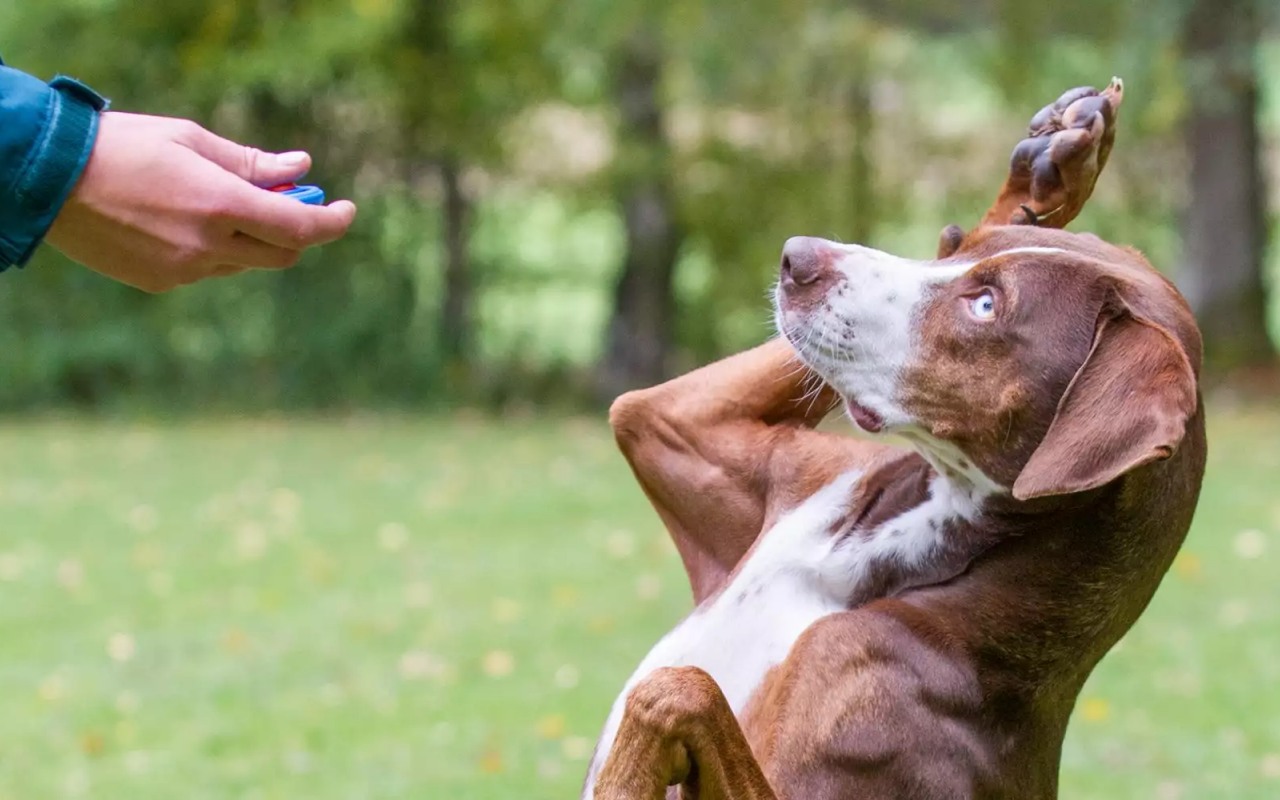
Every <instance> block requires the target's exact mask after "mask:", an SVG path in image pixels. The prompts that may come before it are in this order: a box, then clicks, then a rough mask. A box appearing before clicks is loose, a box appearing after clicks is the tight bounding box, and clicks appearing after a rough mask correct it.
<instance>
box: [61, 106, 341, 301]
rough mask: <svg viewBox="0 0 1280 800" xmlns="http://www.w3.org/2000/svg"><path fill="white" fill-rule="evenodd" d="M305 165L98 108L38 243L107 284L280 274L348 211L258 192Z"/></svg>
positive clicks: (335, 230)
mask: <svg viewBox="0 0 1280 800" xmlns="http://www.w3.org/2000/svg"><path fill="white" fill-rule="evenodd" d="M310 166H311V158H310V156H308V155H307V154H306V153H284V154H280V155H277V154H273V153H264V152H262V151H259V150H255V149H254V148H251V147H245V146H243V145H239V144H236V143H234V142H230V141H227V140H226V139H223V138H221V137H218V136H215V135H214V134H212V133H210V132H209V131H207V130H205V129H204V128H202V127H200V126H199V125H197V124H196V123H194V122H190V121H187V120H180V119H172V118H168V117H151V116H144V115H140V114H123V113H118V112H109V113H105V114H103V115H102V118H101V120H100V121H99V129H98V138H97V142H96V143H95V145H94V148H93V153H92V154H91V155H90V157H89V163H88V165H87V166H86V167H85V171H84V174H83V175H82V176H81V177H80V181H79V183H78V184H77V185H76V188H75V189H74V190H73V191H72V193H71V197H70V198H69V199H68V200H67V203H66V205H65V206H63V208H62V211H61V212H60V213H59V214H58V217H57V219H55V220H54V222H53V226H52V227H51V228H50V229H49V233H48V235H47V236H46V237H45V240H46V241H48V242H49V243H50V244H52V245H53V246H54V247H56V248H58V249H59V250H61V251H62V252H63V253H65V254H66V255H67V256H69V257H70V258H72V259H74V260H75V261H78V262H80V263H81V264H84V265H85V266H87V267H89V268H90V269H92V270H95V271H96V272H100V273H102V274H103V275H106V276H107V277H109V278H113V279H115V280H118V281H120V282H122V283H127V284H129V285H130V286H134V287H136V288H139V289H142V290H143V291H147V292H162V291H166V290H169V289H172V288H174V287H176V286H182V285H184V284H188V283H194V282H196V281H198V280H201V279H203V278H208V277H212V276H218V275H233V274H236V273H239V272H243V271H244V270H246V269H251V268H255V267H264V268H276V269H278V268H284V267H291V266H293V265H294V264H295V263H297V261H298V258H299V256H301V254H302V251H303V250H305V249H306V248H308V247H312V246H314V245H319V244H325V243H327V242H331V241H333V240H335V239H338V238H340V237H341V236H342V235H343V234H344V233H345V232H346V230H347V228H348V227H349V226H350V225H351V222H352V220H353V219H355V214H356V207H355V205H354V204H352V203H351V202H349V201H346V200H339V201H337V202H335V203H331V204H329V205H327V206H311V205H306V204H304V203H300V202H298V201H296V200H293V199H291V198H287V197H283V196H281V195H279V194H277V193H275V192H271V191H268V190H267V189H265V188H261V187H267V186H275V185H277V184H280V183H287V182H290V181H294V180H296V179H298V178H300V177H302V175H304V174H305V173H306V172H307V170H308V168H310Z"/></svg>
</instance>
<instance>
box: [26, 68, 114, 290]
mask: <svg viewBox="0 0 1280 800" xmlns="http://www.w3.org/2000/svg"><path fill="white" fill-rule="evenodd" d="M47 96H48V105H47V106H46V109H45V124H44V126H43V128H42V129H41V131H40V133H39V135H38V137H37V140H36V142H35V143H34V145H33V146H32V149H31V151H30V155H29V157H28V158H27V161H26V164H25V165H24V166H23V169H22V171H21V172H20V173H19V174H18V176H17V179H16V181H15V182H14V185H13V193H14V198H15V199H16V201H17V202H16V211H17V213H18V215H19V216H20V217H21V218H23V219H25V220H26V223H27V224H25V225H23V226H22V227H23V231H24V234H25V235H24V236H23V237H22V239H21V240H19V241H14V240H12V239H10V240H8V241H5V240H4V239H0V271H3V270H4V269H5V268H6V267H9V266H12V265H16V266H19V267H21V266H23V265H25V264H26V263H27V261H28V260H30V258H31V256H32V255H33V254H34V253H35V251H36V248H37V247H38V246H39V245H40V242H41V240H42V239H44V236H45V234H46V233H48V232H49V227H50V226H52V225H53V220H54V218H55V217H57V216H58V212H60V211H61V210H62V206H63V205H64V204H65V203H66V202H67V198H68V197H70V195H71V190H72V189H74V188H75V185H76V183H77V182H78V181H79V180H80V176H81V175H82V174H83V173H84V168H85V165H86V164H88V163H89V155H90V153H92V152H93V145H94V142H95V141H96V140H97V136H98V114H99V112H101V111H102V110H104V109H105V108H106V107H107V101H106V100H105V99H104V98H103V97H102V96H101V95H99V94H98V93H97V92H95V91H93V90H92V89H90V88H89V87H88V86H85V85H84V84H83V83H80V82H79V81H77V80H75V79H73V78H68V77H66V76H64V75H59V76H58V77H56V78H54V79H53V80H52V81H50V82H49V91H48V93H47Z"/></svg>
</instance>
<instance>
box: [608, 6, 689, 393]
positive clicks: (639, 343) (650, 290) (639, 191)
mask: <svg viewBox="0 0 1280 800" xmlns="http://www.w3.org/2000/svg"><path fill="white" fill-rule="evenodd" d="M663 59H664V53H663V47H662V44H661V42H660V41H659V39H658V37H657V36H656V35H655V33H654V31H652V30H644V29H641V30H639V31H636V32H635V33H633V34H632V35H631V36H629V37H628V38H627V39H626V41H625V43H624V44H623V45H622V47H621V50H620V52H619V54H618V57H617V60H616V62H615V64H614V65H613V81H614V92H615V96H616V98H617V100H616V102H617V107H618V146H619V153H618V159H619V170H620V174H619V177H618V178H617V203H618V206H619V208H620V209H621V210H622V217H623V221H624V224H625V226H626V255H625V257H624V259H623V264H622V272H621V274H620V275H619V277H618V280H617V283H616V284H615V288H614V301H613V313H612V317H611V319H610V321H609V327H608V331H607V334H606V336H607V341H606V344H605V352H604V357H603V361H602V363H601V365H600V378H599V389H600V392H601V394H602V395H603V397H605V398H606V399H607V398H611V397H614V396H617V395H618V394H620V393H622V392H624V391H626V390H628V389H634V388H636V387H638V386H643V385H648V384H653V383H656V382H658V381H660V380H662V379H663V378H664V377H665V376H666V374H665V373H666V369H667V360H668V357H669V354H670V348H671V341H672V327H673V322H674V319H673V313H674V304H675V301H674V297H673V296H672V281H673V279H674V276H675V267H676V257H677V255H678V254H679V251H680V243H681V239H682V232H681V229H680V224H679V222H678V221H677V219H676V206H675V202H674V199H673V197H672V192H673V189H672V174H671V173H672V155H671V147H670V144H669V143H668V142H667V138H666V137H667V135H666V131H665V130H664V127H663V109H662V75H663Z"/></svg>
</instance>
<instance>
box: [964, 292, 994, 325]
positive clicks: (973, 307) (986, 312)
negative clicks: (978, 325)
mask: <svg viewBox="0 0 1280 800" xmlns="http://www.w3.org/2000/svg"><path fill="white" fill-rule="evenodd" d="M969 311H970V312H971V313H972V314H973V315H974V316H975V317H977V318H978V319H994V318H995V315H996V296H995V295H994V294H992V293H991V292H990V291H985V292H983V293H982V294H980V295H978V296H977V297H975V298H973V299H972V300H970V301H969Z"/></svg>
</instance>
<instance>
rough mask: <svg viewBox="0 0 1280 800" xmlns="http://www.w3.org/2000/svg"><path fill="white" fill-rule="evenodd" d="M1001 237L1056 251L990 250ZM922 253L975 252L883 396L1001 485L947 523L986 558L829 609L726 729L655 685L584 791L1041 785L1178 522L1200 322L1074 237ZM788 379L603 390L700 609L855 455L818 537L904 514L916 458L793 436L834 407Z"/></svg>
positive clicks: (781, 359)
mask: <svg viewBox="0 0 1280 800" xmlns="http://www.w3.org/2000/svg"><path fill="white" fill-rule="evenodd" d="M1039 118H1040V117H1039V115H1038V116H1037V119H1039ZM1068 127H1069V126H1068ZM1068 132H1069V131H1068ZM1108 134H1110V131H1109V130H1108ZM1072 141H1078V137H1075V138H1073V139H1072ZM1105 141H1106V147H1107V148H1108V149H1109V147H1110V136H1107V137H1105ZM1068 155H1069V158H1068V159H1067V160H1066V161H1064V162H1062V164H1060V165H1059V166H1061V167H1062V169H1061V170H1060V172H1059V173H1058V174H1057V178H1058V179H1059V180H1060V181H1061V184H1060V185H1057V188H1054V189H1053V190H1054V191H1056V192H1058V194H1057V195H1054V197H1056V198H1057V199H1059V200H1063V198H1064V197H1065V200H1063V203H1062V206H1063V207H1064V208H1065V209H1066V211H1065V212H1063V213H1061V214H1059V215H1057V216H1055V217H1054V218H1052V219H1049V220H1045V221H1044V222H1045V223H1046V224H1049V225H1054V226H1057V225H1064V224H1066V222H1067V221H1069V219H1070V218H1071V216H1073V215H1074V213H1075V212H1076V211H1078V210H1079V208H1080V207H1081V206H1082V205H1083V202H1084V200H1085V199H1087V197H1088V193H1089V191H1091V189H1092V187H1093V180H1094V179H1095V178H1096V175H1097V169H1100V168H1101V161H1105V153H1104V154H1103V156H1104V157H1103V158H1102V159H1101V160H1100V161H1098V162H1096V165H1095V166H1096V169H1093V170H1092V171H1090V169H1089V168H1088V164H1083V162H1082V160H1081V158H1080V153H1079V152H1078V151H1069V153H1068ZM1095 155H1096V154H1095ZM1084 161H1087V159H1084ZM1082 164H1083V166H1082ZM1016 166H1017V165H1016V164H1015V167H1016ZM1025 177H1026V176H1025V175H1024V174H1021V173H1019V172H1018V170H1017V169H1016V168H1015V169H1014V170H1013V173H1012V174H1011V176H1010V178H1009V181H1007V182H1006V186H1005V188H1004V190H1002V192H1001V194H1000V196H999V198H998V200H997V203H996V205H995V206H993V208H992V211H990V212H988V215H987V219H995V218H999V217H1001V216H1002V215H1004V214H1005V212H1007V211H1008V208H1009V206H1010V204H1011V203H1012V204H1013V205H1014V206H1017V205H1018V203H1015V202H1013V201H1015V200H1019V201H1022V200H1027V199H1030V200H1035V199H1036V197H1037V194H1036V191H1035V187H1034V186H1029V185H1027V184H1026V182H1025V181H1023V178H1025ZM1050 188H1053V187H1050ZM1063 192H1065V195H1064V194H1063ZM1038 196H1039V197H1041V199H1043V197H1045V196H1048V195H1046V193H1045V192H1040V194H1039V195H1038ZM1020 246H1021V247H1026V246H1043V247H1056V248H1061V249H1064V250H1067V251H1069V252H1068V253H1067V254H1050V255H1040V254H1030V255H1029V254H1022V255H1014V256H1008V257H1000V258H988V257H989V256H992V255H994V254H996V253H999V252H1001V251H1004V250H1007V249H1010V248H1012V247H1020ZM939 251H940V256H941V257H944V258H945V257H955V258H958V259H965V260H973V261H982V263H980V264H979V265H978V267H976V268H975V269H974V270H972V271H971V274H970V275H969V276H967V277H966V278H964V279H961V280H959V281H957V282H956V283H955V284H954V285H952V286H948V287H946V288H944V289H943V290H942V291H941V292H939V293H938V294H937V296H935V297H933V298H931V300H930V305H929V308H928V309H927V311H926V314H925V318H924V320H923V321H922V327H921V331H922V333H921V335H922V341H923V343H924V351H923V352H924V357H923V361H922V363H921V364H919V365H918V366H917V368H915V369H914V370H913V371H912V372H911V374H909V375H907V376H906V377H905V380H904V381H903V383H904V385H905V386H907V387H909V389H908V392H907V396H906V397H904V402H906V403H907V404H908V405H909V406H910V408H911V409H912V411H913V412H914V414H915V415H916V416H917V417H919V418H921V419H924V420H926V421H927V422H928V424H929V425H930V426H931V427H932V428H933V432H934V433H935V435H937V436H940V437H942V438H944V439H947V440H949V441H951V442H953V443H957V444H960V445H962V446H963V450H964V452H965V453H966V455H967V457H969V458H972V459H973V461H974V462H975V463H976V465H977V466H978V467H980V468H981V469H982V470H984V471H985V472H987V474H989V475H990V476H991V477H993V478H994V479H996V480H997V481H999V482H1001V483H1003V484H1004V485H1006V486H1012V487H1013V491H1012V493H1011V494H1008V495H1002V496H997V497H995V498H992V499H989V500H988V502H987V505H986V506H985V508H984V512H983V515H982V517H981V519H980V521H979V523H977V524H975V525H974V526H971V527H973V528H974V529H973V530H957V531H954V532H951V534H952V535H954V537H955V538H956V539H957V540H964V539H965V537H976V538H975V539H973V541H977V542H979V544H980V545H981V548H980V549H981V552H980V555H978V557H977V558H976V559H975V560H973V563H972V564H971V565H970V566H969V567H968V569H967V570H965V571H964V572H963V573H962V574H958V575H956V574H943V575H939V576H938V579H937V581H936V582H935V583H933V584H932V585H928V586H924V587H920V588H913V589H910V590H908V591H903V592H900V593H897V592H896V590H895V588H894V585H893V582H892V580H891V579H890V578H889V577H886V578H885V580H884V581H883V585H877V587H876V589H875V592H874V594H875V595H876V596H874V597H868V598H851V602H850V608H849V609H848V610H847V611H844V612H841V613H837V614H833V615H831V616H828V617H825V618H823V619H821V620H820V621H819V622H817V623H815V624H814V625H812V626H811V627H810V628H809V629H808V630H806V631H805V632H804V633H803V634H802V635H801V637H800V638H799V639H798V640H797V641H796V643H795V645H794V646H793V647H792V649H791V652H790V653H789V655H788V656H787V658H786V659H785V660H784V661H783V662H782V663H781V664H779V665H778V666H777V667H775V668H774V669H773V670H772V671H770V672H769V673H768V675H767V676H766V677H765V680H764V681H763V684H762V685H761V686H760V688H759V689H758V690H757V691H756V693H755V695H754V696H753V697H752V698H751V700H750V701H749V702H748V704H747V707H746V708H745V709H744V711H743V713H742V715H741V718H740V719H739V718H735V716H734V715H733V713H732V711H731V710H730V708H729V706H728V704H727V703H726V702H725V700H724V697H723V695H722V694H721V693H720V690H719V688H718V687H717V686H716V685H715V682H714V681H713V680H712V679H711V678H710V676H708V675H707V674H706V673H704V672H702V671H701V670H697V669H695V668H680V669H663V670H658V671H656V672H654V673H653V674H652V675H650V676H649V677H648V678H646V679H644V680H642V681H641V682H640V683H639V684H638V685H637V686H636V688H635V689H634V690H633V693H632V694H631V695H630V696H629V698H628V701H627V706H626V713H625V715H624V718H623V721H622V727H621V728H620V730H619V734H618V736H617V738H616V740H615V743H614V749H613V750H612V751H611V754H610V757H609V759H608V761H607V762H606V764H605V767H604V770H603V772H602V773H601V776H600V779H599V782H598V784H597V792H596V797H597V798H602V799H604V800H624V798H662V797H664V796H672V795H674V794H675V793H677V792H681V793H683V795H684V796H685V797H686V798H693V797H696V798H700V800H728V799H729V798H743V799H744V800H766V799H767V798H775V797H781V798H790V799H791V800H802V799H804V800H808V799H810V798H812V799H813V800H836V798H859V800H871V799H873V798H895V799H898V800H902V799H905V798H930V799H933V798H979V797H980V798H1019V799H1020V800H1025V799H1026V798H1052V797H1055V796H1056V793H1057V774H1058V761H1059V755H1060V750H1061V745H1062V739H1063V736H1064V734H1065V731H1066V725H1067V720H1068V717H1069V714H1070V711H1071V709H1072V706H1073V704H1074V702H1075V698H1076V695H1077V693H1078V692H1079V690H1080V688H1081V686H1082V685H1083V683H1084V681H1085V679H1086V678H1087V677H1088V675H1089V673H1090V671H1091V670H1092V669H1093V667H1094V665H1095V664H1096V663H1097V662H1098V660H1099V659H1100V658H1101V657H1102V655H1103V654H1104V653H1105V652H1106V651H1107V650H1108V649H1109V648H1110V647H1111V646H1112V645H1113V644H1114V643H1115V642H1116V641H1117V640H1118V639H1119V638H1120V636H1122V635H1123V634H1124V632H1125V631H1126V630H1128V628H1129V627H1130V626H1131V625H1132V624H1133V622H1134V620H1135V619H1136V618H1137V617H1138V615H1139V614H1140V613H1141V611H1142V610H1143V608H1144V607H1145V606H1146V604H1147V602H1148V601H1149V600H1150V598H1151V596H1152V594H1153V593H1154V591H1155V589H1156V587H1157V586H1158V584H1159V582H1160V579H1161V576H1162V575H1163V574H1164V572H1165V571H1166V570H1167V568H1168V566H1169V564H1170V563H1171V561H1172V559H1173V557H1174V554H1175V552H1176V551H1177V549H1178V547H1179V545H1180V544H1181V542H1182V539H1183V537H1184V536H1185V534H1186V531H1187V528H1188V527H1189V525H1190V522H1191V517H1192V514H1193V512H1194V509H1195V505H1196V500H1197V497H1198V493H1199V489H1200V482H1201V478H1202V476H1203V470H1204V461H1205V438H1204V414H1203V409H1202V406H1201V404H1200V401H1199V396H1198V393H1197V391H1196V376H1197V374H1198V368H1199V363H1200V348H1201V345H1200V339H1199V334H1198V332H1197V330H1196V326H1195V322H1194V319H1193V318H1192V317H1191V314H1190V312H1189V310H1188V309H1187V306H1186V303H1185V302H1184V301H1183V300H1182V299H1181V297H1180V296H1178V294H1177V292H1176V291H1175V290H1174V289H1173V288H1172V286H1171V285H1170V284H1169V283H1168V281H1166V280H1165V279H1164V278H1162V277H1161V276H1159V275H1158V273H1156V272H1155V271H1154V270H1153V269H1151V267H1150V266H1149V265H1147V263H1146V261H1145V260H1144V259H1143V258H1142V256H1141V255H1140V254H1138V253H1136V252H1134V251H1132V250H1126V249H1121V248H1116V247H1113V246H1111V245H1108V244H1106V243H1104V242H1102V241H1101V240H1099V239H1097V238H1096V237H1090V236H1080V235H1073V234H1067V233H1063V232H1061V231H1056V230H1048V229H1045V228H1041V227H1034V226H1029V225H1024V226H1014V227H1007V226H1004V227H996V226H992V225H985V224H984V225H983V226H980V227H979V229H978V230H976V231H974V232H972V233H970V234H967V235H966V234H964V233H963V232H962V231H960V230H959V229H954V228H952V229H948V231H945V232H944V234H943V236H942V237H941V240H940V247H939ZM983 259H986V260H985V261H984V260H983ZM983 286H994V287H995V288H996V289H997V290H998V291H999V292H1001V293H1002V296H1003V300H1004V302H1005V305H1004V308H1006V310H1007V316H1005V317H1002V319H1001V321H1000V323H999V325H998V326H990V325H988V326H985V327H979V326H965V325H964V324H962V323H958V322H957V319H959V317H958V316H957V314H956V313H955V308H954V307H955V304H956V303H958V302H960V300H961V299H962V298H963V297H965V296H966V292H972V291H974V290H975V289H977V288H979V287H983ZM806 388H807V386H806V380H805V376H804V371H803V370H801V369H798V368H797V365H796V363H795V361H794V357H793V356H792V354H791V352H790V349H789V347H788V346H787V345H786V344H784V343H782V342H778V341H775V342H771V343H769V344H766V345H762V346H761V347H758V348H756V349H754V350H751V351H749V352H747V353H744V354H740V355H737V356H734V357H732V358H729V359H726V360H724V361H722V362H719V363H717V364H712V365H710V366H708V367H705V368H703V369H700V370H697V371H695V372H693V373H691V374H689V375H686V376H683V377H681V378H677V379H676V380H673V381H671V382H668V383H666V384H663V385H661V386H658V387H655V388H653V389H647V390H643V391H640V392H635V393H631V394H628V395H625V396H623V397H622V398H620V399H619V400H618V401H617V403H615V405H614V408H613V410H612V412H611V420H612V422H613V425H614V428H615V431H617V436H618V442H619V444H620V446H621V448H622V450H623V452H624V454H625V455H626V457H627V459H628V461H629V462H630V463H631V465H632V468H633V470H634V471H635V474H636V477H637V479H638V480H639V482H640V484H641V486H642V487H643V488H644V490H645V492H646V494H647V495H648V496H649V498H650V500H651V501H652V502H653V504H654V506H655V508H656V509H657V510H658V513H659V515H660V516H661V517H662V519H663V521H664V523H665V524H666V525H667V527H668V529H669V530H670V531H671V534H672V537H673V539H674V540H675V542H676V546H677V548H678V549H679V551H680V554H681V557H682V558H683V560H684V564H685V567H686V570H687V571H688V573H689V579H690V583H691V585H692V587H693V592H694V596H695V598H696V599H697V600H698V601H699V602H701V601H702V600H703V599H705V598H707V597H709V596H711V595H712V594H714V593H715V592H718V591H720V589H721V588H722V587H723V586H724V585H725V584H726V583H727V581H728V579H729V577H730V576H731V575H732V574H733V571H734V570H735V568H736V567H737V566H738V565H739V564H740V563H741V561H742V560H743V558H744V557H745V556H746V555H747V554H748V552H749V551H750V549H751V548H752V547H753V545H754V544H755V542H756V539H757V537H759V535H760V533H761V532H762V531H764V530H767V529H768V527H769V526H770V525H771V523H772V521H773V520H775V519H776V518H777V516H778V515H779V514H780V513H781V512H782V511H784V510H786V509H788V508H790V507H793V506H794V505H796V504H797V503H798V502H799V501H800V500H802V499H804V498H806V497H808V496H810V495H811V494H813V493H814V492H815V491H816V490H817V489H818V488H819V487H821V486H823V485H825V484H827V483H828V482H829V481H830V480H831V479H832V478H833V477H834V476H835V475H837V474H839V473H841V472H843V471H845V470H848V469H850V468H851V467H858V468H860V469H862V470H864V472H865V473H866V476H865V477H864V479H863V481H862V482H861V483H860V485H859V486H858V487H857V488H856V489H855V490H854V491H855V492H856V495H855V496H854V497H853V498H852V502H851V510H850V512H849V516H848V518H847V519H845V520H842V521H841V523H840V524H838V525H836V526H834V528H833V530H832V535H835V536H839V535H856V530H857V529H858V528H859V522H860V521H863V522H865V521H868V520H886V519H889V518H891V517H892V516H893V514H894V512H895V511H898V510H901V509H902V508H905V507H910V505H911V504H912V503H915V502H919V499H920V496H921V492H922V488H921V487H922V481H923V480H924V479H925V478H927V476H928V474H929V470H930V468H929V467H928V465H927V464H926V463H925V462H924V460H923V459H921V458H920V457H919V456H916V455H912V454H904V453H902V452H901V451H899V450H896V449H894V448H890V447H887V446H885V445H880V444H872V443H867V442H860V441H856V440H851V439H846V438H843V437H839V436H835V435H832V434H829V433H825V432H819V431H816V430H814V429H813V428H814V426H816V425H817V423H818V422H819V421H820V420H821V419H822V417H823V416H824V415H825V413H826V412H827V411H828V410H829V409H830V408H831V407H832V406H833V405H834V404H835V402H836V400H837V398H836V397H835V395H834V393H832V392H831V391H830V390H829V389H826V388H823V389H822V390H821V391H820V392H819V393H818V396H817V397H816V399H815V400H813V401H812V402H811V401H810V400H808V399H806ZM850 531H854V532H853V533H850ZM966 563H967V562H966ZM864 601H865V602H864ZM668 787H671V788H670V789H669V788H668ZM675 787H679V788H675Z"/></svg>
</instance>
